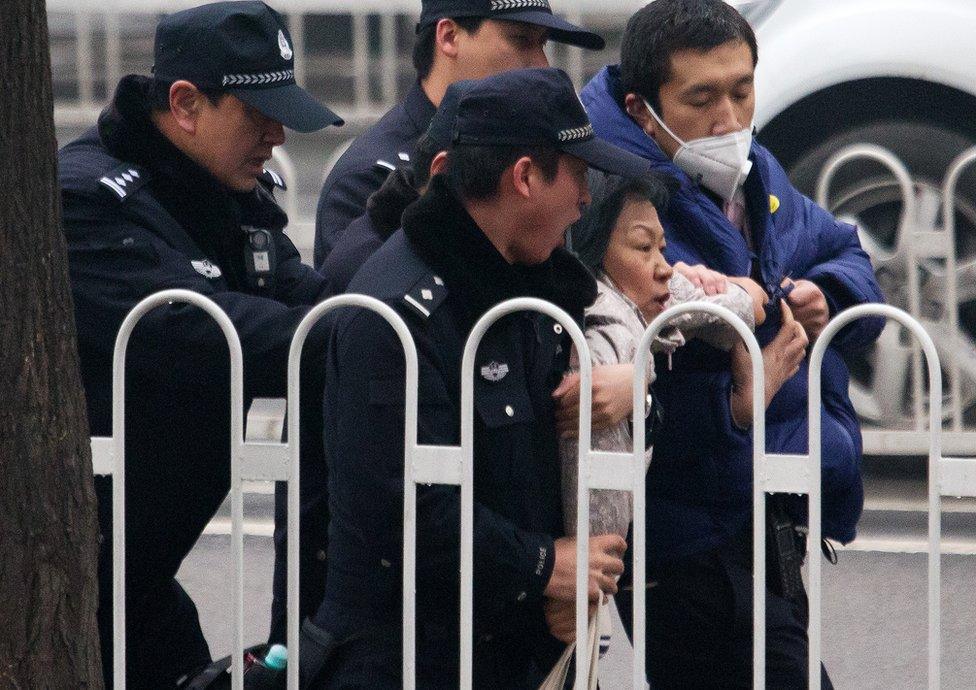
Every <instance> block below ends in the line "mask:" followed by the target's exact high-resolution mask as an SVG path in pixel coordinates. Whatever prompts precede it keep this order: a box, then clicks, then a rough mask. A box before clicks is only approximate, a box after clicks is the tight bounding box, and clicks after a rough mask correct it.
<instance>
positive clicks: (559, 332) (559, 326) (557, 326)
mask: <svg viewBox="0 0 976 690" xmlns="http://www.w3.org/2000/svg"><path fill="white" fill-rule="evenodd" d="M552 330H553V331H555V332H556V335H562V333H563V325H562V324H561V323H556V324H553V326H552Z"/></svg>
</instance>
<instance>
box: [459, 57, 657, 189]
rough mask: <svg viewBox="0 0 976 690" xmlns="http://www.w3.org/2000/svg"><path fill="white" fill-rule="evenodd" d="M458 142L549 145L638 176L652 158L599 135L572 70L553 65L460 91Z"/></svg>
mask: <svg viewBox="0 0 976 690" xmlns="http://www.w3.org/2000/svg"><path fill="white" fill-rule="evenodd" d="M453 145H454V146H465V145H468V146H551V147H553V148H556V149H558V150H560V151H562V152H564V153H568V154H570V155H572V156H576V157H577V158H579V159H581V160H583V161H585V162H586V163H587V164H588V165H589V166H590V167H592V168H596V169H597V170H602V171H603V172H606V173H610V174H612V175H623V176H624V177H640V176H642V175H645V174H647V172H649V171H650V169H651V164H650V163H649V162H648V161H647V160H645V159H643V158H641V157H640V156H635V155H634V154H632V153H630V152H629V151H625V150H623V149H621V148H619V147H617V146H614V145H613V144H611V143H609V142H607V141H604V140H602V139H599V138H598V137H597V136H596V134H595V133H594V131H593V125H592V124H590V120H589V118H588V117H587V115H586V111H585V110H583V104H582V103H581V102H580V100H579V97H578V96H577V95H576V91H575V90H574V89H573V83H572V82H571V81H570V79H569V76H568V75H567V74H566V73H565V72H563V71H562V70H559V69H553V68H551V67H544V68H540V67H533V68H528V69H519V70H512V71H510V72H502V73H500V74H496V75H494V76H491V77H487V78H485V79H481V80H479V81H477V82H474V83H473V84H472V85H471V87H470V88H468V89H467V91H465V93H464V94H463V95H462V96H461V100H460V101H459V103H458V112H457V118H456V121H455V125H454V137H453Z"/></svg>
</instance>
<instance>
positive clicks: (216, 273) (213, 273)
mask: <svg viewBox="0 0 976 690" xmlns="http://www.w3.org/2000/svg"><path fill="white" fill-rule="evenodd" d="M190 264H191V265H192V266H193V270H195V271H196V272H197V273H199V274H200V275H202V276H203V277H204V278H210V279H211V280H212V279H214V278H219V277H220V276H222V275H223V273H221V271H220V266H218V265H217V264H215V263H211V261H210V260H209V259H201V260H199V261H190Z"/></svg>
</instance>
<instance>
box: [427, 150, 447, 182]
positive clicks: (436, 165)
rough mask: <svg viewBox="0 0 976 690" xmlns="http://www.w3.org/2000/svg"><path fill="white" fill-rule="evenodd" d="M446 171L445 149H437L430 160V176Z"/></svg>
mask: <svg viewBox="0 0 976 690" xmlns="http://www.w3.org/2000/svg"><path fill="white" fill-rule="evenodd" d="M444 172H447V151H438V152H437V155H436V156H434V158H433V160H431V162H430V177H431V178H433V177H434V176H435V175H440V174H441V173H444Z"/></svg>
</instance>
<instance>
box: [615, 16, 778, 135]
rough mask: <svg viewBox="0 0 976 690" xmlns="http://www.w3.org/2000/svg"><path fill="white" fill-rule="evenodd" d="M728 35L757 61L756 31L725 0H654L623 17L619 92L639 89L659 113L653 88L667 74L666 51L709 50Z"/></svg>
mask: <svg viewBox="0 0 976 690" xmlns="http://www.w3.org/2000/svg"><path fill="white" fill-rule="evenodd" d="M729 41H742V42H743V43H745V44H746V45H748V46H749V50H750V51H751V52H752V65H753V67H755V66H756V63H757V62H758V61H759V49H758V47H757V45H756V34H755V33H754V32H753V30H752V27H751V26H749V22H747V21H746V20H745V18H744V17H743V16H742V15H741V14H739V13H738V12H737V11H736V10H735V8H733V7H732V6H731V5H728V4H726V3H725V2H724V0H654V2H652V3H650V4H649V5H646V6H645V7H643V8H642V9H640V10H638V11H637V12H636V13H635V14H634V16H632V17H631V18H630V19H629V20H628V21H627V28H626V29H625V30H624V36H623V39H622V41H621V44H620V82H621V87H622V93H621V94H620V97H621V98H623V96H625V95H626V94H628V93H638V94H640V95H641V96H643V97H644V98H646V99H647V100H648V101H649V102H650V104H651V105H652V106H654V108H655V109H656V110H657V111H658V113H659V114H660V110H661V103H660V100H659V99H658V91H659V90H660V88H661V86H662V85H663V84H665V83H666V82H667V81H668V79H670V78H671V56H672V55H673V54H674V53H676V52H678V51H679V50H697V51H703V52H704V51H708V50H712V49H713V48H717V47H718V46H720V45H723V44H725V43H728V42H729ZM662 117H663V115H662Z"/></svg>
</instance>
